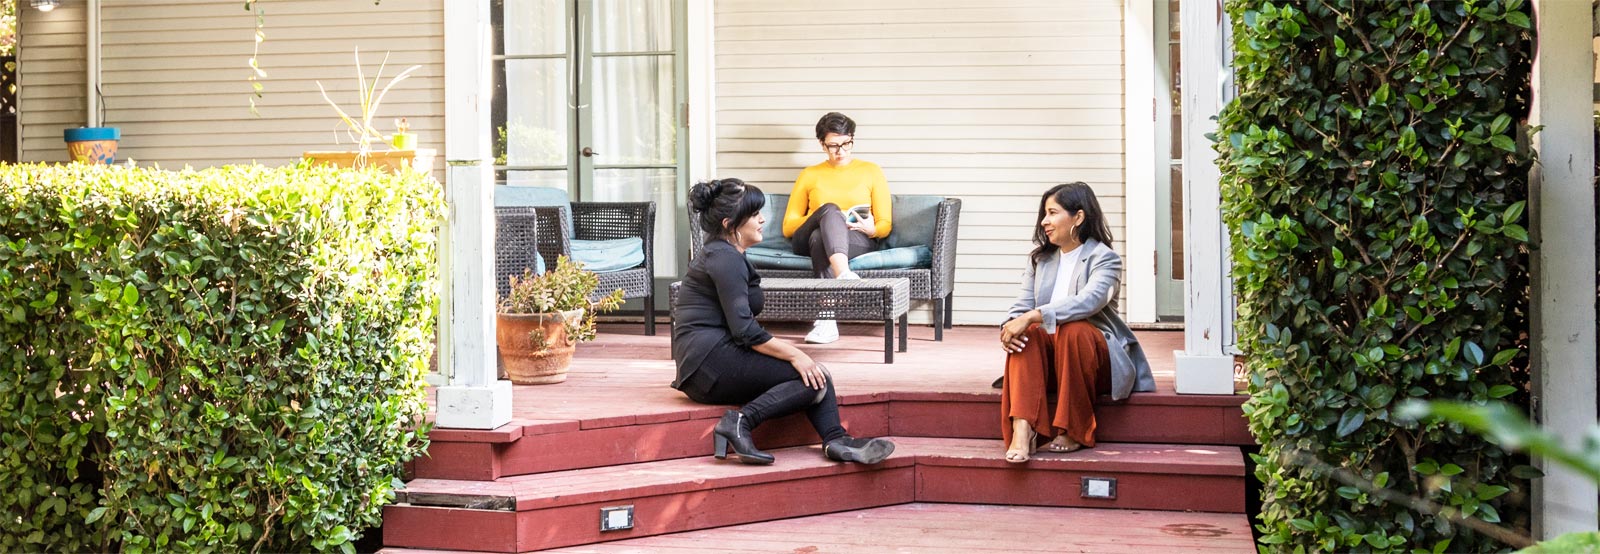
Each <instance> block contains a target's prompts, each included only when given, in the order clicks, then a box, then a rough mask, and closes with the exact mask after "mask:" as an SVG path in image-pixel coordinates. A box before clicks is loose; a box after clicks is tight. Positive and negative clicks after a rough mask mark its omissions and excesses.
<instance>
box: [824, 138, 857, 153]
mask: <svg viewBox="0 0 1600 554" xmlns="http://www.w3.org/2000/svg"><path fill="white" fill-rule="evenodd" d="M855 145H856V141H854V140H847V141H844V142H841V143H839V144H828V143H826V142H824V143H822V148H823V149H824V150H827V151H829V152H839V151H843V150H849V149H851V148H854V147H855Z"/></svg>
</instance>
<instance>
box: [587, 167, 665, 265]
mask: <svg viewBox="0 0 1600 554" xmlns="http://www.w3.org/2000/svg"><path fill="white" fill-rule="evenodd" d="M677 191H678V172H677V170H675V169H596V170H594V199H595V200H597V201H600V202H644V201H650V200H654V201H655V203H656V234H655V244H656V248H655V253H654V256H655V265H656V276H657V277H664V276H673V275H677V272H678V269H677V268H678V257H677V248H675V247H674V245H675V244H676V243H677V241H676V240H673V236H674V235H673V229H674V228H676V227H677V221H678V212H679V210H678V209H677V208H676V206H677V205H678V195H677Z"/></svg>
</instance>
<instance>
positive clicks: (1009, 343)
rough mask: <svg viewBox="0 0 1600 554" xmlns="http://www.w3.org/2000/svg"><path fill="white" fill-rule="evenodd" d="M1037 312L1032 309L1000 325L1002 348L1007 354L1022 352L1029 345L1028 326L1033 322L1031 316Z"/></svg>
mask: <svg viewBox="0 0 1600 554" xmlns="http://www.w3.org/2000/svg"><path fill="white" fill-rule="evenodd" d="M1035 313H1037V312H1035V311H1030V312H1028V313H1027V314H1025V315H1023V316H1022V317H1018V318H1015V319H1012V320H1011V321H1007V322H1006V323H1005V325H1001V326H1000V348H1001V349H1003V350H1005V351H1006V353H1007V354H1015V353H1018V352H1021V351H1022V349H1023V348H1026V347H1027V346H1028V335H1027V331H1028V326H1029V325H1032V324H1033V318H1032V317H1030V316H1032V315H1033V314H1035Z"/></svg>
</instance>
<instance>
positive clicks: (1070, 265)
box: [1050, 244, 1083, 302]
mask: <svg viewBox="0 0 1600 554" xmlns="http://www.w3.org/2000/svg"><path fill="white" fill-rule="evenodd" d="M1082 255H1083V245H1081V244H1080V245H1078V247H1077V248H1073V249H1072V251H1071V252H1063V253H1062V254H1061V263H1058V264H1056V288H1055V289H1053V290H1051V291H1050V301H1051V302H1059V301H1060V300H1061V299H1062V298H1066V297H1067V296H1069V295H1071V294H1072V292H1071V291H1072V283H1073V280H1074V279H1077V278H1078V259H1079V258H1081V257H1082Z"/></svg>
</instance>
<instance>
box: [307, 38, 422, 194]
mask: <svg viewBox="0 0 1600 554" xmlns="http://www.w3.org/2000/svg"><path fill="white" fill-rule="evenodd" d="M388 65H389V56H388V54H385V55H384V56H383V63H380V64H378V72H377V73H376V74H374V75H373V76H372V80H371V81H368V80H367V76H366V71H365V70H363V69H362V68H361V50H359V49H357V50H356V92H357V93H358V94H359V100H360V101H359V103H358V107H359V108H360V110H359V111H354V112H346V111H345V110H344V108H341V107H339V103H338V102H334V101H333V98H331V97H329V96H328V90H327V89H326V88H323V86H322V82H321V81H318V82H317V90H320V91H322V99H323V100H326V101H327V102H328V105H330V106H333V111H334V112H337V113H338V114H339V122H340V124H341V126H342V127H343V130H344V133H345V135H346V136H347V137H348V138H349V139H350V141H351V142H353V143H354V144H355V146H356V149H355V150H348V151H341V150H333V151H308V152H306V153H305V154H304V155H303V157H304V158H305V159H306V160H307V161H310V162H311V163H315V164H327V165H332V166H335V167H350V168H355V169H361V168H365V167H367V166H372V167H378V168H382V169H384V170H387V171H391V172H392V171H399V170H401V169H412V170H416V171H421V172H424V173H426V172H429V171H432V170H433V156H434V151H433V150H431V149H418V148H416V145H415V142H416V135H414V134H411V133H410V132H409V131H410V126H409V125H408V124H406V123H405V119H404V118H401V119H399V120H396V123H397V124H398V125H397V126H403V128H399V129H397V131H398V132H397V134H396V135H395V137H394V138H385V137H384V135H383V133H381V132H379V131H378V129H377V127H374V126H373V124H372V122H373V118H374V117H376V116H377V114H378V106H380V105H382V104H383V97H384V96H386V95H388V94H389V90H390V89H391V88H394V86H395V84H397V83H399V82H401V81H404V80H406V79H407V78H410V77H411V74H412V73H414V72H416V71H417V70H419V69H422V66H420V65H413V66H411V67H408V68H405V69H404V70H402V71H401V72H400V73H399V74H396V75H395V76H394V77H392V78H390V79H389V82H388V83H387V84H383V87H382V88H381V89H380V88H379V87H378V85H379V84H381V83H382V82H383V70H384V69H385V68H387V67H388ZM334 137H335V140H336V141H337V137H338V134H337V133H335V134H334ZM395 142H404V143H405V146H408V147H409V148H407V147H402V146H400V145H397V144H395ZM374 145H383V146H389V147H391V148H393V149H392V150H374V149H373V146H374Z"/></svg>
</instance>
